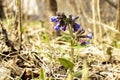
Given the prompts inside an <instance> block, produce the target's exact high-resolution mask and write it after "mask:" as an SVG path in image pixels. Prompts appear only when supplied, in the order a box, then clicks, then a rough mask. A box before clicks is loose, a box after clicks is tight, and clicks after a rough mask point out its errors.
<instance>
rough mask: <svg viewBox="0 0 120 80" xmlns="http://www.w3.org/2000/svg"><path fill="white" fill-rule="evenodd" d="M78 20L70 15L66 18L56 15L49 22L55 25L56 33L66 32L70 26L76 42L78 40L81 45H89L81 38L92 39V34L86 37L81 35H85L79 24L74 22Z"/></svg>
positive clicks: (59, 14) (61, 14)
mask: <svg viewBox="0 0 120 80" xmlns="http://www.w3.org/2000/svg"><path fill="white" fill-rule="evenodd" d="M78 18H79V17H74V18H73V16H72V15H69V16H68V17H67V16H66V15H65V14H64V13H58V14H57V16H52V17H51V18H50V21H51V22H55V23H56V25H55V26H54V29H55V30H57V31H60V30H63V31H66V29H67V27H68V26H70V27H71V28H72V31H73V33H76V36H77V40H79V42H80V43H81V44H83V45H85V44H89V43H90V42H89V41H86V40H84V39H82V38H88V39H92V36H93V34H92V32H90V33H89V34H88V35H83V33H85V30H84V29H83V28H82V27H80V24H78V23H76V22H75V21H76V20H77V19H78Z"/></svg>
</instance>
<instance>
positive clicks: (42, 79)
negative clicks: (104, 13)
mask: <svg viewBox="0 0 120 80" xmlns="http://www.w3.org/2000/svg"><path fill="white" fill-rule="evenodd" d="M40 80H45V75H44V70H43V69H42V68H41V69H40Z"/></svg>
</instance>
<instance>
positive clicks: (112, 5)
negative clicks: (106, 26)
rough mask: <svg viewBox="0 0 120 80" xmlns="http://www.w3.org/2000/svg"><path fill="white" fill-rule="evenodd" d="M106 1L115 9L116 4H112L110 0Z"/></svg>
mask: <svg viewBox="0 0 120 80" xmlns="http://www.w3.org/2000/svg"><path fill="white" fill-rule="evenodd" d="M105 1H106V2H108V3H109V4H110V5H111V6H113V7H114V8H115V9H117V5H116V4H114V3H113V2H112V1H111V0H105Z"/></svg>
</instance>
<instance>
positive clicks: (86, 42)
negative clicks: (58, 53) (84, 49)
mask: <svg viewBox="0 0 120 80" xmlns="http://www.w3.org/2000/svg"><path fill="white" fill-rule="evenodd" d="M80 44H81V45H86V44H90V42H89V41H85V40H80Z"/></svg>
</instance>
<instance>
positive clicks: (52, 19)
mask: <svg viewBox="0 0 120 80" xmlns="http://www.w3.org/2000/svg"><path fill="white" fill-rule="evenodd" d="M50 21H51V22H56V21H58V20H57V16H52V17H51V18H50Z"/></svg>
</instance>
